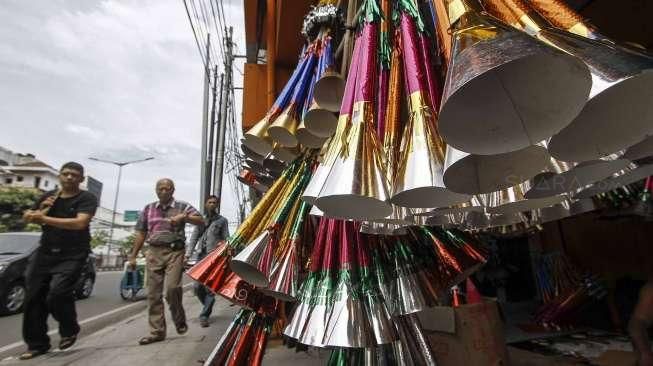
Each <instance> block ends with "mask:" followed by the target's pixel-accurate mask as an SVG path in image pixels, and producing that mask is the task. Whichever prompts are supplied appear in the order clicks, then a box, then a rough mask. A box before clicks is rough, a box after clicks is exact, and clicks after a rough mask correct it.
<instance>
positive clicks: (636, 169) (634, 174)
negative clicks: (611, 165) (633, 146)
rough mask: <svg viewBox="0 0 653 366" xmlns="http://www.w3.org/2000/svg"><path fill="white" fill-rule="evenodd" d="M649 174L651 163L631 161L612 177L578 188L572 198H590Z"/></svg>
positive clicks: (651, 173) (650, 172) (651, 167)
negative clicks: (641, 163)
mask: <svg viewBox="0 0 653 366" xmlns="http://www.w3.org/2000/svg"><path fill="white" fill-rule="evenodd" d="M651 175H653V164H644V165H637V164H634V163H633V164H631V165H630V166H628V168H626V169H623V170H622V171H620V172H619V173H616V174H614V175H613V176H612V177H610V178H606V179H603V180H601V181H598V182H596V183H594V184H592V185H590V186H587V187H585V188H583V189H581V190H579V191H578V192H577V193H576V194H574V195H573V197H572V198H574V199H584V198H591V197H593V196H596V195H597V194H600V193H605V192H609V191H611V190H613V189H616V188H619V187H621V186H625V185H627V184H631V183H635V182H637V181H640V180H642V179H645V178H646V177H649V176H651Z"/></svg>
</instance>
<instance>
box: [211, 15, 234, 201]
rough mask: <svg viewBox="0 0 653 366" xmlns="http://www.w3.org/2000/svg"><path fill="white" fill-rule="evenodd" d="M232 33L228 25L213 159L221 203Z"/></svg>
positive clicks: (215, 192)
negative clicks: (216, 146)
mask: <svg viewBox="0 0 653 366" xmlns="http://www.w3.org/2000/svg"><path fill="white" fill-rule="evenodd" d="M232 34H233V27H229V32H227V37H226V39H225V43H226V46H227V49H226V53H227V54H226V55H225V67H224V71H225V74H224V80H225V82H224V87H223V88H222V93H223V96H224V97H223V98H222V104H221V105H220V121H219V125H218V126H219V128H218V149H217V152H216V160H215V189H214V191H213V192H214V194H215V195H216V196H218V197H220V203H222V174H223V171H224V138H225V133H226V130H227V128H226V127H227V105H228V104H229V94H230V93H231V68H232V63H233V55H232V52H233V49H232V47H233V44H232V43H231V36H232ZM221 206H222V204H220V205H218V213H220V211H221V210H222V209H221Z"/></svg>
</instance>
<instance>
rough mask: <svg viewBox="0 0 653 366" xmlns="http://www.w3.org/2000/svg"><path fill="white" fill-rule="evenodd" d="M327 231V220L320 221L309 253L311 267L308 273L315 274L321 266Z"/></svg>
mask: <svg viewBox="0 0 653 366" xmlns="http://www.w3.org/2000/svg"><path fill="white" fill-rule="evenodd" d="M327 231H328V221H327V219H324V218H323V219H320V223H319V225H318V227H317V235H316V237H315V244H314V246H313V252H312V253H311V266H310V268H309V272H317V271H319V270H320V268H321V266H322V261H323V258H324V248H325V247H326V239H327Z"/></svg>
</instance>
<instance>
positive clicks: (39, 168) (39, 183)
mask: <svg viewBox="0 0 653 366" xmlns="http://www.w3.org/2000/svg"><path fill="white" fill-rule="evenodd" d="M2 170H3V171H4V174H2V173H0V174H2V177H1V178H2V181H0V185H2V186H8V187H22V188H36V189H39V190H41V191H50V190H53V189H57V188H58V187H59V172H58V171H57V170H56V169H54V168H53V167H51V166H49V165H47V164H45V163H43V162H41V161H33V162H29V163H23V164H16V165H8V166H3V167H2Z"/></svg>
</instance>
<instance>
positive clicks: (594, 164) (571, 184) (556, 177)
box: [526, 154, 630, 199]
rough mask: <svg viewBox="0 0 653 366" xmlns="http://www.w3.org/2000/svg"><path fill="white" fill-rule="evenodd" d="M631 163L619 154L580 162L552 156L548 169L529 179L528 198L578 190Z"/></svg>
mask: <svg viewBox="0 0 653 366" xmlns="http://www.w3.org/2000/svg"><path fill="white" fill-rule="evenodd" d="M629 164H630V161H629V160H627V159H621V158H620V156H619V155H617V154H612V155H611V156H608V157H605V158H602V159H596V160H590V161H584V162H582V163H578V164H573V163H564V162H560V161H557V160H555V159H553V158H551V161H550V163H549V166H548V170H547V171H546V172H543V173H540V174H538V175H536V176H535V177H534V178H533V179H532V180H531V181H529V185H530V187H529V188H528V189H527V191H526V198H529V199H530V198H543V197H550V196H555V195H559V194H562V193H567V192H572V191H576V190H578V189H580V188H583V187H585V186H587V185H589V184H592V183H595V182H597V181H600V180H602V179H604V178H607V177H609V176H610V175H612V174H613V173H615V172H618V171H620V170H622V169H625V168H627V167H628V165H629Z"/></svg>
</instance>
